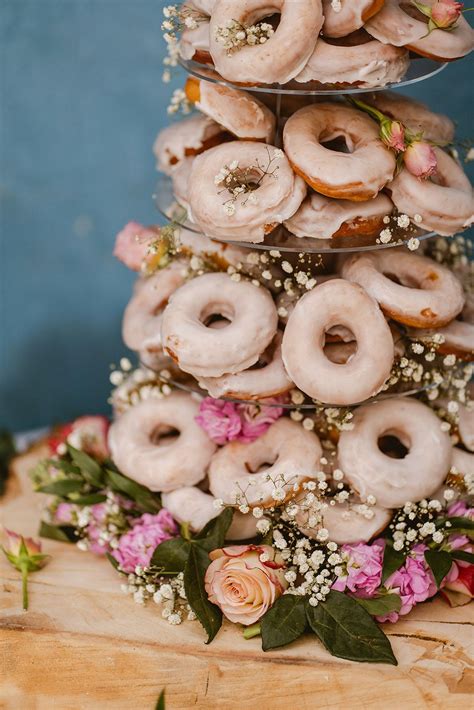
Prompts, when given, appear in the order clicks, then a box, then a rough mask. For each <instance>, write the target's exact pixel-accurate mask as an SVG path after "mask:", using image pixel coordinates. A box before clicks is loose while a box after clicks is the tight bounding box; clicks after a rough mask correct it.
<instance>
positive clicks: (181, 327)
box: [161, 273, 278, 377]
mask: <svg viewBox="0 0 474 710" xmlns="http://www.w3.org/2000/svg"><path fill="white" fill-rule="evenodd" d="M216 318H219V319H220V320H223V322H224V327H220V328H213V327H211V326H212V321H213V320H215V319H216ZM277 325H278V316H277V312H276V308H275V304H274V302H273V299H272V297H271V295H270V293H269V291H267V289H265V288H262V287H258V286H254V284H252V283H250V281H244V280H240V281H234V280H233V279H232V278H231V277H230V276H228V275H227V274H219V273H214V274H204V275H203V276H198V277H197V278H195V279H192V280H191V281H189V282H188V283H187V284H185V285H184V286H182V287H181V288H179V289H178V290H177V291H175V292H174V294H173V295H172V297H171V298H170V301H169V303H168V305H167V307H166V309H165V311H164V314H163V320H162V327H161V335H162V339H163V348H164V350H165V352H167V353H168V355H170V356H171V357H172V358H173V360H175V361H176V362H177V363H178V365H179V367H180V368H181V369H182V370H184V372H189V373H190V374H192V375H195V376H196V377H221V376H222V375H224V374H227V373H235V372H241V371H242V370H245V369H247V368H249V367H251V366H252V365H254V364H255V363H256V362H257V361H258V359H259V357H260V355H261V354H262V353H263V352H264V350H265V349H266V348H267V347H268V346H269V345H270V343H271V341H272V340H273V338H274V336H275V334H276V330H277Z"/></svg>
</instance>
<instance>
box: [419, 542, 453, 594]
mask: <svg viewBox="0 0 474 710" xmlns="http://www.w3.org/2000/svg"><path fill="white" fill-rule="evenodd" d="M425 560H426V563H427V564H428V565H429V567H430V569H431V571H432V572H433V577H434V579H435V582H436V586H437V587H438V589H439V588H440V586H441V582H442V581H443V579H444V578H445V577H446V575H447V574H448V572H449V570H450V569H451V567H452V564H453V560H452V557H451V555H450V554H449V552H444V551H443V550H426V552H425Z"/></svg>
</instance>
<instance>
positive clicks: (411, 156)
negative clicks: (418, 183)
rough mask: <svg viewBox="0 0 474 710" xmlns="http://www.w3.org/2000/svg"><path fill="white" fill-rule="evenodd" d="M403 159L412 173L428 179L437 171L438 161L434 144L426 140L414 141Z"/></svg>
mask: <svg viewBox="0 0 474 710" xmlns="http://www.w3.org/2000/svg"><path fill="white" fill-rule="evenodd" d="M403 160H404V161H405V167H406V168H407V170H409V171H410V172H411V173H412V175H415V176H416V177H418V178H422V179H424V180H426V178H429V177H430V175H433V174H434V173H435V172H436V167H437V165H438V161H437V159H436V153H435V152H434V150H433V148H432V146H431V145H430V144H429V143H425V142H424V141H414V142H413V143H411V144H410V145H409V146H408V148H407V149H406V151H405V153H404V155H403Z"/></svg>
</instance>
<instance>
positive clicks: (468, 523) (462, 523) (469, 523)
mask: <svg viewBox="0 0 474 710" xmlns="http://www.w3.org/2000/svg"><path fill="white" fill-rule="evenodd" d="M447 522H450V523H451V525H450V526H449V528H446V529H447V530H448V531H449V532H451V530H453V531H454V530H456V531H457V530H471V531H474V520H471V518H463V517H455V518H438V520H437V521H436V526H437V527H444V526H445V525H446V523H447Z"/></svg>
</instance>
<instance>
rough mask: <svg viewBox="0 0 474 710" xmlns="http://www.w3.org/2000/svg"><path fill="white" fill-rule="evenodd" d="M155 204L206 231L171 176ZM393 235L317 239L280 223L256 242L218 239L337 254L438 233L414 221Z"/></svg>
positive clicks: (194, 228)
mask: <svg viewBox="0 0 474 710" xmlns="http://www.w3.org/2000/svg"><path fill="white" fill-rule="evenodd" d="M153 199H154V202H155V205H156V207H157V209H158V211H159V213H160V214H161V216H162V217H164V218H165V219H166V220H167V221H170V222H176V223H177V224H178V225H179V226H181V227H183V228H184V229H187V230H189V231H190V232H194V233H195V234H199V235H201V234H202V231H201V230H200V228H199V227H198V226H197V225H196V224H194V223H193V222H190V221H189V220H188V219H187V218H186V217H185V216H184V217H183V214H184V215H185V213H186V210H185V208H184V207H183V206H182V205H180V204H179V203H178V202H177V201H176V198H175V196H174V194H173V187H172V183H171V180H170V178H169V177H167V176H161V177H160V178H159V180H158V183H157V186H156V189H155V193H154V195H153ZM390 229H391V231H392V233H393V237H392V239H391V241H390V242H388V243H386V244H385V243H382V242H380V239H379V233H378V232H377V233H376V234H373V235H369V236H366V235H364V236H357V237H337V238H333V239H313V238H311V237H295V235H294V234H291V233H290V232H289V231H288V230H287V229H286V228H285V227H283V226H280V227H277V228H276V229H274V230H273V232H271V234H269V235H268V236H267V237H266V238H265V240H264V241H263V242H260V243H258V244H254V243H253V242H241V241H235V240H233V239H224V238H222V237H221V238H219V239H215V241H219V242H223V243H228V244H233V245H235V246H239V247H243V248H245V249H259V250H266V251H272V250H277V251H280V252H292V253H297V254H299V253H307V254H334V253H343V252H359V251H373V250H375V249H389V248H390V247H396V246H403V245H404V244H407V243H408V242H409V240H410V239H413V238H416V239H419V240H420V241H422V240H424V239H429V238H430V237H434V236H436V233H435V232H425V231H424V230H422V229H419V228H418V227H416V226H415V225H410V226H409V227H408V228H407V229H402V228H400V227H398V226H396V221H395V220H394V224H393V225H392V224H391V225H390Z"/></svg>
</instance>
